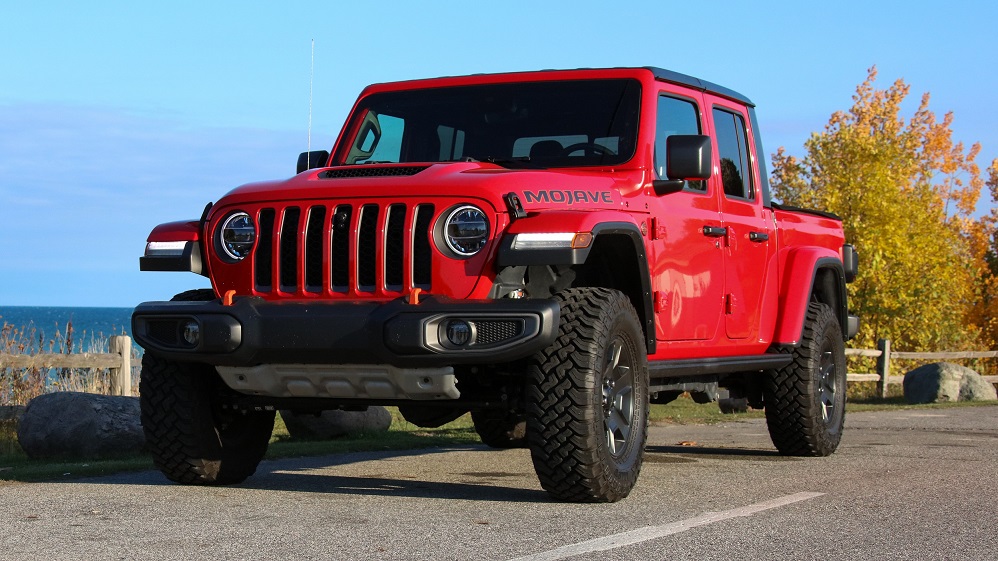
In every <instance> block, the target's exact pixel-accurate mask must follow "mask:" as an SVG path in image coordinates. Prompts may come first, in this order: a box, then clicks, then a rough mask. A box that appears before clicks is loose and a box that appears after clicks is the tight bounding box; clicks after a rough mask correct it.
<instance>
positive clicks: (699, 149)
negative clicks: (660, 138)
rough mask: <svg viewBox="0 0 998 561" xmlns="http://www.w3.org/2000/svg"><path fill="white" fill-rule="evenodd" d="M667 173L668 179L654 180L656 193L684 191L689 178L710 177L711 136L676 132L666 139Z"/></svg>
mask: <svg viewBox="0 0 998 561" xmlns="http://www.w3.org/2000/svg"><path fill="white" fill-rule="evenodd" d="M665 153H666V156H665V157H666V160H665V162H666V163H665V173H666V176H667V177H668V179H659V180H656V181H653V182H652V185H653V186H654V187H655V193H656V194H659V195H665V194H667V193H675V192H677V191H682V190H683V186H684V185H685V184H686V181H687V180H701V179H709V178H710V172H711V155H712V152H711V148H710V137H709V136H706V135H702V134H674V135H672V136H670V137H669V138H667V139H665Z"/></svg>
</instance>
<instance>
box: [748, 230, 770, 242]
mask: <svg viewBox="0 0 998 561" xmlns="http://www.w3.org/2000/svg"><path fill="white" fill-rule="evenodd" d="M748 239H749V241H750V242H759V243H762V242H765V241H769V234H767V233H765V232H749V234H748Z"/></svg>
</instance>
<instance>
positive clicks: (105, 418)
mask: <svg viewBox="0 0 998 561" xmlns="http://www.w3.org/2000/svg"><path fill="white" fill-rule="evenodd" d="M17 440H18V442H19V443H20V444H21V448H22V449H24V452H25V454H27V455H28V457H29V458H35V459H43V458H44V459H50V458H51V459H66V460H90V459H100V458H109V457H115V456H125V455H132V454H137V453H139V452H141V451H142V449H143V446H144V445H145V436H144V435H143V434H142V423H141V413H140V409H139V399H138V398H137V397H127V396H109V395H97V394H90V393H79V392H54V393H48V394H43V395H40V396H38V397H36V398H34V399H32V400H31V402H29V403H28V408H27V409H26V410H25V411H24V414H23V415H22V416H21V419H20V421H19V422H18V425H17Z"/></svg>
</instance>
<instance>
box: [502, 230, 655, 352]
mask: <svg viewBox="0 0 998 561" xmlns="http://www.w3.org/2000/svg"><path fill="white" fill-rule="evenodd" d="M550 214H551V213H545V215H546V216H548V217H549V215H550ZM559 214H563V215H565V216H562V217H559V218H566V219H567V218H570V216H569V215H576V216H574V217H577V220H570V219H569V220H559V221H558V222H560V223H559V224H558V226H557V229H558V230H561V231H575V232H591V233H592V235H593V241H592V243H590V244H589V245H588V246H587V247H584V248H568V247H566V248H544V249H513V242H514V241H515V238H516V234H518V233H525V232H533V231H547V232H550V231H551V230H552V227H551V223H550V222H549V221H547V220H545V221H544V222H540V221H538V222H537V223H536V226H540V225H541V224H543V228H538V227H533V226H535V224H531V223H530V222H531V221H530V220H529V219H521V220H517V221H516V222H514V225H515V226H516V227H515V228H513V227H511V228H510V229H509V230H507V232H506V234H505V235H504V236H503V238H502V240H501V241H500V244H499V252H498V255H497V258H496V266H497V267H498V268H500V269H501V268H503V267H512V266H518V265H582V264H584V263H585V262H586V259H588V257H589V252H590V251H591V250H592V248H593V246H594V245H595V244H596V242H597V240H598V239H599V237H600V236H626V237H627V238H628V239H629V240H631V243H632V244H633V246H634V253H635V256H636V257H637V263H636V265H637V267H638V278H639V280H640V283H641V306H642V308H643V309H642V310H641V311H642V312H643V313H642V317H643V318H644V323H645V325H644V326H643V327H644V332H645V347H646V349H647V351H648V354H654V353H655V348H656V345H655V310H654V307H653V304H652V297H651V296H652V294H651V274H650V272H649V269H648V255H647V253H646V252H645V244H644V235H642V233H641V229H640V227H639V226H638V225H637V224H635V223H634V222H631V221H629V220H617V221H608V222H596V223H594V221H593V220H592V218H593V213H575V212H572V213H559ZM574 217H572V218H574ZM573 228H574V229H573Z"/></svg>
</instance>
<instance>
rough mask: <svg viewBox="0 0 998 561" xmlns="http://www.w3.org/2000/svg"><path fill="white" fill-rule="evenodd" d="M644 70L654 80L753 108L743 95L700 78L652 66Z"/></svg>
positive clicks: (753, 105)
mask: <svg viewBox="0 0 998 561" xmlns="http://www.w3.org/2000/svg"><path fill="white" fill-rule="evenodd" d="M645 68H646V69H648V70H650V71H651V73H652V74H654V75H655V77H656V78H658V79H660V80H664V81H666V82H672V83H674V84H682V85H684V86H690V87H691V88H696V89H698V90H700V91H702V92H710V93H713V94H717V95H719V96H721V97H727V98H730V99H734V100H736V101H740V102H742V103H744V104H746V105H748V106H750V107H755V104H754V103H752V100H750V99H749V98H747V97H745V96H744V95H742V94H740V93H738V92H736V91H735V90H732V89H728V88H725V87H724V86H718V85H717V84H715V83H713V82H708V81H706V80H701V79H700V78H694V77H693V76H689V75H687V74H680V73H679V72H673V71H672V70H665V69H664V68H656V67H654V66H646V67H645Z"/></svg>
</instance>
